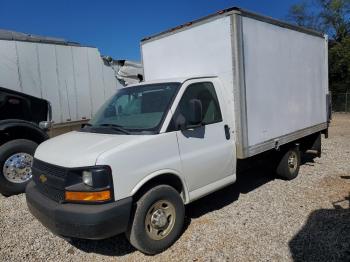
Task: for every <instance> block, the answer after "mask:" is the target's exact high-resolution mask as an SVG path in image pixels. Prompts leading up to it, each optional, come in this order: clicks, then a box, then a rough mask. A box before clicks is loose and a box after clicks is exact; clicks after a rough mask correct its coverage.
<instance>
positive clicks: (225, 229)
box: [0, 114, 350, 261]
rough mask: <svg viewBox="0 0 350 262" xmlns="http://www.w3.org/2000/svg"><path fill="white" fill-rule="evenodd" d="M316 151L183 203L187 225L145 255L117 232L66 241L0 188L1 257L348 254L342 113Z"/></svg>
mask: <svg viewBox="0 0 350 262" xmlns="http://www.w3.org/2000/svg"><path fill="white" fill-rule="evenodd" d="M323 143H324V149H323V155H322V158H320V159H318V158H315V159H312V158H310V157H307V158H304V165H303V166H302V167H301V171H300V176H299V177H298V178H297V179H295V180H294V181H291V182H286V181H282V180H279V179H274V178H273V177H272V176H271V174H268V173H266V172H264V171H261V170H256V171H252V172H249V173H248V174H245V175H244V176H240V177H239V180H238V183H236V184H235V185H233V186H230V187H228V188H225V189H223V190H221V191H219V192H217V193H214V194H212V195H210V196H208V197H206V198H204V199H202V200H200V201H197V202H195V203H193V204H191V205H190V206H188V207H187V227H186V229H185V231H184V233H183V235H182V236H181V238H180V239H179V240H178V242H177V243H176V244H175V245H173V246H172V247H171V248H170V249H169V250H167V251H165V252H164V253H162V254H160V255H157V256H154V257H149V256H145V255H143V254H142V253H140V252H138V251H135V250H134V249H133V248H132V247H131V246H130V245H129V244H128V243H127V241H126V240H125V238H124V236H117V237H115V238H112V239H108V240H104V241H79V242H75V243H73V244H69V243H68V242H66V241H65V240H63V239H60V238H59V237H56V236H54V235H52V234H51V233H50V232H48V231H47V230H46V229H45V228H44V227H43V226H41V224H40V223H39V222H38V221H36V220H35V219H34V218H33V217H32V216H31V214H30V213H29V212H28V210H27V208H26V204H25V197H24V195H20V196H14V197H10V198H4V197H2V196H0V260H1V261H19V260H24V259H25V260H29V261H48V260H51V261H96V260H99V261H117V260H125V261H136V260H138V261H151V260H152V261H169V260H174V261H184V260H185V261H207V260H215V261H291V260H294V261H350V206H349V204H350V115H349V114H348V115H345V114H337V115H335V117H334V120H333V123H332V128H331V130H330V138H329V139H328V140H324V141H323Z"/></svg>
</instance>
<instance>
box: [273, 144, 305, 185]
mask: <svg viewBox="0 0 350 262" xmlns="http://www.w3.org/2000/svg"><path fill="white" fill-rule="evenodd" d="M300 163H301V157H300V150H299V148H298V147H294V148H291V149H289V150H288V151H287V152H285V153H284V155H283V156H282V158H281V160H280V161H279V163H278V166H277V170H276V172H277V175H278V176H279V177H281V178H282V179H285V180H293V179H295V178H296V177H297V176H298V174H299V169H300Z"/></svg>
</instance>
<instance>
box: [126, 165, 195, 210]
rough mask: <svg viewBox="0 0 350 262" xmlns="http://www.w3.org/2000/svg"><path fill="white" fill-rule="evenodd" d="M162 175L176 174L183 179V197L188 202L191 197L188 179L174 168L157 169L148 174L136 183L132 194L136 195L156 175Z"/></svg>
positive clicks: (185, 202)
mask: <svg viewBox="0 0 350 262" xmlns="http://www.w3.org/2000/svg"><path fill="white" fill-rule="evenodd" d="M161 175H173V176H176V177H177V178H179V180H180V181H181V184H182V188H183V193H182V198H183V201H184V204H188V203H189V200H190V198H189V192H188V187H187V184H186V181H185V180H184V178H183V177H182V176H181V175H180V173H179V172H178V171H176V170H173V169H162V170H157V171H155V172H153V173H151V174H149V175H147V176H146V177H144V178H143V179H142V180H141V181H139V182H138V183H137V184H136V186H134V188H133V189H132V191H131V194H130V195H131V196H133V195H135V194H136V193H137V192H138V191H139V190H140V189H141V188H142V187H143V186H144V185H145V184H146V183H147V182H149V181H151V180H152V179H154V178H156V177H160V176H161Z"/></svg>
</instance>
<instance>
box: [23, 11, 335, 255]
mask: <svg viewBox="0 0 350 262" xmlns="http://www.w3.org/2000/svg"><path fill="white" fill-rule="evenodd" d="M141 49H142V60H143V66H144V74H145V75H144V76H145V82H143V83H141V84H136V85H132V86H129V87H127V88H124V89H121V90H119V91H118V92H117V93H116V95H114V96H113V97H111V99H110V100H109V101H108V102H107V103H106V104H105V105H104V106H102V107H101V108H100V110H99V111H98V112H97V113H96V114H95V116H94V117H93V119H92V120H91V121H90V122H89V124H88V125H86V126H85V127H84V128H82V129H81V130H80V131H76V132H71V133H68V134H65V135H62V136H59V137H56V138H54V139H51V140H49V141H46V142H44V143H43V144H41V145H40V146H39V147H38V149H37V151H36V153H35V159H34V164H33V178H34V179H33V180H34V181H33V182H31V183H30V184H29V185H28V186H27V189H26V192H27V194H26V195H27V203H28V206H29V210H30V211H31V212H32V214H34V216H36V217H37V218H38V219H39V220H40V221H41V222H42V224H43V225H45V226H46V227H48V228H49V229H50V230H51V231H53V232H54V233H56V234H57V235H61V236H64V237H71V238H83V239H104V238H108V237H111V236H114V235H117V234H119V233H123V232H126V236H127V238H128V239H129V241H130V243H131V244H132V245H133V246H135V247H136V248H137V249H139V250H141V251H142V252H144V253H147V254H156V253H159V252H161V251H163V250H165V249H166V248H168V247H169V246H170V245H171V244H173V243H174V242H175V241H176V239H177V238H178V237H179V236H180V234H181V232H182V230H183V224H184V216H185V208H184V206H185V205H186V204H188V203H191V202H193V201H195V200H197V199H199V198H201V197H203V196H205V195H208V194H210V193H212V192H214V191H216V190H219V189H220V188H223V187H226V186H227V185H230V184H232V183H235V181H236V175H237V165H238V164H240V163H248V164H249V165H252V164H254V161H255V160H256V159H257V158H260V157H261V158H263V159H265V161H266V164H269V165H270V164H274V165H275V170H276V173H277V175H278V176H280V177H281V178H283V179H286V180H290V179H294V178H296V177H297V175H298V172H299V166H300V154H301V152H304V151H307V150H309V149H313V150H316V152H317V153H318V155H319V156H320V155H321V134H322V133H323V134H327V130H328V118H327V116H328V112H327V111H328V108H329V107H328V104H327V101H328V99H327V96H328V72H327V64H328V63H327V37H325V36H324V35H322V34H319V33H317V32H314V31H311V30H307V29H304V28H300V27H296V26H293V25H290V24H286V23H284V22H280V21H277V20H274V19H272V18H268V17H264V16H261V15H257V14H254V13H251V12H248V11H244V10H241V9H239V8H231V9H227V10H224V11H221V12H219V13H217V14H214V15H211V16H208V17H205V18H203V19H200V20H198V21H194V22H190V23H187V24H185V25H183V26H179V27H177V28H174V29H171V30H169V31H166V32H164V33H161V34H158V35H156V36H153V37H149V38H146V39H144V40H142V43H141Z"/></svg>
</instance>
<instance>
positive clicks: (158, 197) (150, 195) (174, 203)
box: [126, 185, 185, 255]
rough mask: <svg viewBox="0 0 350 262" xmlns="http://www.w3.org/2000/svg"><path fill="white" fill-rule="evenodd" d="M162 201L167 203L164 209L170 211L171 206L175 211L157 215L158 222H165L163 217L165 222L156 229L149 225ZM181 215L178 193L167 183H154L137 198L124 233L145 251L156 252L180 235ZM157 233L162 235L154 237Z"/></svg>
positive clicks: (182, 212)
mask: <svg viewBox="0 0 350 262" xmlns="http://www.w3.org/2000/svg"><path fill="white" fill-rule="evenodd" d="M164 203H166V204H167V205H168V207H167V208H165V209H164V210H166V212H168V213H169V212H170V211H171V210H172V209H173V210H174V211H175V214H173V215H170V217H169V216H168V214H166V215H165V216H163V217H161V216H159V220H158V223H159V224H158V226H161V225H160V224H162V223H163V224H164V222H165V221H166V224H167V226H164V227H163V228H164V230H163V231H162V229H163V228H161V229H158V228H156V229H155V228H154V227H153V226H152V225H153V222H155V221H156V218H157V214H158V211H159V210H160V209H162V208H163V204H164ZM164 206H165V205H164ZM152 209H153V211H152ZM159 212H160V211H159ZM160 213H162V212H160ZM170 213H171V212H170ZM151 214H152V215H151ZM164 217H167V219H165V220H164V219H163V220H162V219H161V218H164ZM184 218H185V207H184V204H183V201H182V198H181V197H180V195H179V193H178V192H177V191H176V190H175V189H174V188H173V187H170V186H167V185H160V186H156V187H154V188H152V189H151V190H149V191H148V192H147V193H145V194H144V195H143V196H142V197H141V198H140V199H139V200H138V201H137V202H136V209H135V212H134V214H133V217H132V221H131V223H130V227H129V229H128V231H127V232H126V237H127V238H128V240H129V241H130V243H131V244H132V245H133V246H134V247H135V248H136V249H138V250H140V251H141V252H143V253H145V254H148V255H155V254H158V253H161V252H162V251H164V250H165V249H167V248H169V247H170V246H171V245H172V244H173V243H174V242H175V241H176V240H177V239H178V238H179V237H180V235H181V233H182V230H183V225H184ZM150 221H153V222H150ZM150 229H151V230H150ZM151 232H157V233H151ZM157 237H159V238H161V239H156V238H157Z"/></svg>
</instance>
